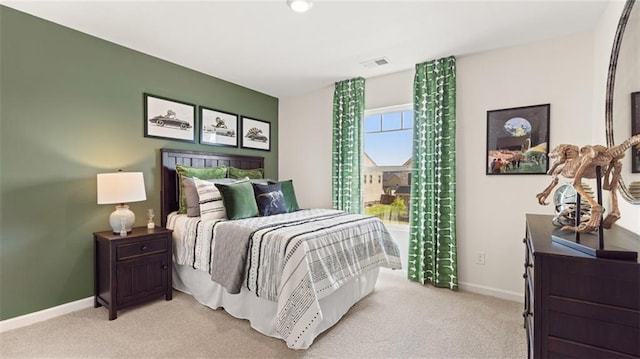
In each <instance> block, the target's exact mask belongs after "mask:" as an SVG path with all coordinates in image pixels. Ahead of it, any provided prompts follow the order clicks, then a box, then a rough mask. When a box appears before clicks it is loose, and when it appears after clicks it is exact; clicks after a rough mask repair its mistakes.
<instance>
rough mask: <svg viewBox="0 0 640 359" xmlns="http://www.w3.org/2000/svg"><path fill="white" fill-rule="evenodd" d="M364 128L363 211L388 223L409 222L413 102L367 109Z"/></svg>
mask: <svg viewBox="0 0 640 359" xmlns="http://www.w3.org/2000/svg"><path fill="white" fill-rule="evenodd" d="M363 129H364V161H363V167H364V168H363V173H364V175H365V181H364V182H365V185H364V186H363V188H362V191H363V196H362V197H363V199H364V206H363V208H364V212H365V214H368V215H375V216H378V217H380V218H381V219H382V220H383V221H384V222H386V223H394V224H405V225H407V224H408V223H409V201H410V196H411V166H412V160H411V156H412V153H413V150H412V149H413V145H412V143H413V109H412V105H411V104H407V105H401V106H393V107H387V108H382V109H375V110H367V111H365V118H364V124H363ZM366 176H369V181H368V183H367V181H366ZM374 176H375V177H377V179H378V180H377V182H376V183H373V181H372V178H373V177H374Z"/></svg>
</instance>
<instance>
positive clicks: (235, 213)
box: [215, 181, 258, 219]
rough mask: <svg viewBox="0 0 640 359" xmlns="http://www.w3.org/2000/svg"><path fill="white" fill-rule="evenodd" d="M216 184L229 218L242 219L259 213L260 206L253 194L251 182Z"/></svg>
mask: <svg viewBox="0 0 640 359" xmlns="http://www.w3.org/2000/svg"><path fill="white" fill-rule="evenodd" d="M215 186H216V187H217V188H218V190H219V191H220V193H221V194H222V201H223V202H224V207H225V209H226V210H227V218H229V219H242V218H248V217H255V216H257V215H258V206H257V205H256V199H255V197H254V196H253V186H252V185H251V182H249V181H241V182H236V183H232V184H223V183H216V184H215Z"/></svg>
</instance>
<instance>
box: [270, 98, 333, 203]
mask: <svg viewBox="0 0 640 359" xmlns="http://www.w3.org/2000/svg"><path fill="white" fill-rule="evenodd" d="M278 107H279V110H278V131H279V132H278V156H279V159H278V175H279V177H280V179H293V184H294V188H295V191H296V198H297V200H298V204H299V205H300V207H301V208H331V160H332V158H331V146H332V141H331V140H332V129H331V127H332V116H333V88H325V89H322V90H320V91H316V92H313V93H309V94H305V95H301V96H296V97H289V98H281V99H279V106H278ZM281 161H284V163H280V162H281Z"/></svg>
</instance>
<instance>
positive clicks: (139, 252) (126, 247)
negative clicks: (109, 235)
mask: <svg viewBox="0 0 640 359" xmlns="http://www.w3.org/2000/svg"><path fill="white" fill-rule="evenodd" d="M166 250H167V238H166V237H165V236H161V237H158V238H155V239H149V240H146V241H144V242H136V243H127V244H120V245H118V253H117V256H118V258H117V259H118V260H119V261H120V260H125V259H131V258H135V257H139V256H144V255H149V254H154V253H160V252H164V251H166Z"/></svg>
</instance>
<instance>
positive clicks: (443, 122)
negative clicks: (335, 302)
mask: <svg viewBox="0 0 640 359" xmlns="http://www.w3.org/2000/svg"><path fill="white" fill-rule="evenodd" d="M455 63H456V60H455V58H454V57H447V58H443V59H439V60H435V61H429V62H425V63H422V64H418V65H416V75H415V79H414V89H413V96H414V102H413V107H414V117H415V120H414V121H415V122H414V130H413V169H412V174H411V179H412V180H411V215H410V231H411V232H410V239H409V268H408V273H407V274H408V278H409V279H410V280H413V281H416V282H420V283H422V284H424V283H425V282H429V283H431V284H432V285H434V286H436V287H445V288H450V289H454V290H456V289H457V288H458V273H457V272H458V269H457V250H456V168H455V164H456V70H455Z"/></svg>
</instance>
